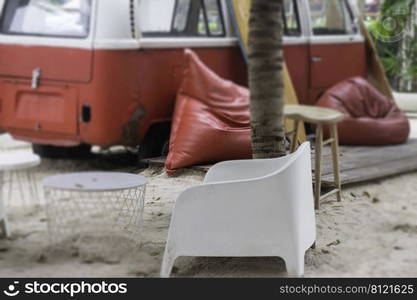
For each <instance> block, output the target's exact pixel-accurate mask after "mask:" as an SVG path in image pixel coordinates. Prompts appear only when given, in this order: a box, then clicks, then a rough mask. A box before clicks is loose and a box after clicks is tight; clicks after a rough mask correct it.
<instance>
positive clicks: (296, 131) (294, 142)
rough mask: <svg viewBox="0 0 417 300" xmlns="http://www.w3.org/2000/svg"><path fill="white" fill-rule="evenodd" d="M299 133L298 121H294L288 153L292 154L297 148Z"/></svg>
mask: <svg viewBox="0 0 417 300" xmlns="http://www.w3.org/2000/svg"><path fill="white" fill-rule="evenodd" d="M299 132H300V121H298V120H294V134H293V137H292V141H291V149H290V153H293V152H294V151H295V149H296V148H297V143H298V134H299Z"/></svg>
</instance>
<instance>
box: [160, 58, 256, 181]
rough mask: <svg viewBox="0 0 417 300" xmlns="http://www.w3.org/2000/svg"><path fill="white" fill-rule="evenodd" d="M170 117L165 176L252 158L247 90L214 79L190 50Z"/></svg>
mask: <svg viewBox="0 0 417 300" xmlns="http://www.w3.org/2000/svg"><path fill="white" fill-rule="evenodd" d="M185 57H186V62H187V67H186V70H185V73H184V77H183V82H182V84H181V87H180V89H179V91H178V95H177V101H176V106H175V111H174V116H173V124H172V130H171V138H170V143H169V154H168V157H167V160H166V163H165V168H166V170H167V172H168V174H172V173H174V172H175V170H176V169H179V168H183V167H187V166H191V165H195V164H200V163H205V162H217V161H223V160H231V159H248V158H251V157H252V149H251V134H250V130H251V129H250V114H249V91H248V90H247V89H246V88H244V87H241V86H239V85H237V84H234V83H233V82H231V81H227V80H224V79H222V78H220V77H219V76H217V75H216V74H215V73H214V72H213V71H211V70H210V69H209V68H208V67H207V66H205V65H204V64H203V62H202V61H200V59H199V58H198V57H197V55H196V54H195V53H194V52H192V51H191V50H185Z"/></svg>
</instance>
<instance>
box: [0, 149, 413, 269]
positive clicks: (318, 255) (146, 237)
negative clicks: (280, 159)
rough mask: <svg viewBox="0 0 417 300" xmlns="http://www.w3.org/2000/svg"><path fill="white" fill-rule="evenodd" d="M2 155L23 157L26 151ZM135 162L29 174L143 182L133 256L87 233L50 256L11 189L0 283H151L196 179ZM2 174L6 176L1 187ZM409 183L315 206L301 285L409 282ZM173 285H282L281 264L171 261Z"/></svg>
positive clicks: (40, 215) (350, 190)
mask: <svg viewBox="0 0 417 300" xmlns="http://www.w3.org/2000/svg"><path fill="white" fill-rule="evenodd" d="M0 144H1V141H0ZM3 150H4V149H3ZM6 150H7V151H30V150H29V148H28V146H27V145H26V146H25V145H24V144H18V145H15V148H13V149H6ZM6 150H4V151H6ZM133 161H134V158H133V157H132V156H131V155H128V154H123V153H122V154H116V155H101V156H99V157H98V158H94V159H91V160H58V161H53V160H44V161H43V162H42V165H41V166H40V167H38V168H36V170H35V171H36V172H35V174H36V180H37V182H40V181H41V179H42V178H44V177H45V176H49V175H52V174H56V173H62V172H73V171H86V170H106V171H109V170H113V171H115V170H117V171H127V172H134V173H140V174H142V175H143V176H145V177H146V178H147V179H148V180H149V184H148V186H147V191H146V204H145V209H144V224H143V228H142V234H143V237H142V244H141V246H140V247H135V246H134V245H132V246H130V244H129V243H127V242H126V244H124V242H123V240H120V239H118V238H117V237H115V238H108V239H102V238H100V236H94V234H93V235H91V236H89V238H88V239H85V240H83V241H82V242H79V243H75V242H74V241H73V240H72V239H71V237H69V239H67V240H66V241H65V242H63V244H61V247H60V248H56V249H54V248H51V247H49V244H48V231H47V218H46V215H45V202H44V201H43V200H42V201H41V202H39V203H34V201H33V199H32V200H31V199H29V196H25V195H24V197H22V195H20V194H19V192H18V191H17V188H16V187H15V184H14V185H13V186H12V190H13V193H12V197H11V199H10V200H9V199H8V198H7V199H5V202H6V204H7V207H8V216H9V224H10V229H11V236H10V238H9V239H7V240H0V277H61V276H63V277H91V276H94V277H126V276H128V277H130V276H133V277H158V275H159V269H160V265H161V260H162V256H163V252H164V246H165V241H166V236H167V231H168V227H169V221H170V216H171V211H172V208H173V205H174V202H175V199H176V197H177V196H178V195H179V194H180V193H181V191H183V190H184V189H185V188H187V187H189V186H193V185H196V184H199V183H200V182H201V181H202V180H203V178H204V173H203V172H200V171H196V170H190V169H186V170H183V171H180V172H178V174H176V176H175V177H169V176H168V175H166V173H165V172H164V170H163V169H161V168H150V169H146V170H137V169H136V168H135V167H132V166H133V165H134V163H133ZM9 175H10V174H7V173H6V174H5V178H6V180H7V178H8V176H9ZM416 183H417V173H409V174H405V175H400V176H396V177H392V178H387V179H384V180H378V181H374V182H368V183H365V184H360V185H355V186H349V187H345V188H344V189H343V202H339V203H338V202H336V200H335V198H334V197H333V198H332V197H330V198H328V199H327V200H325V201H323V203H322V206H321V209H320V210H319V211H318V212H317V213H316V217H317V238H318V239H317V247H316V248H315V249H310V250H308V251H307V253H306V260H305V277H416V276H417V251H416V249H417V184H416ZM22 184H23V186H24V185H25V184H26V183H25V182H22ZM5 189H7V188H5ZM40 196H41V193H40ZM23 198H25V199H23ZM236 209H238V208H236ZM249 221H250V220H248V222H249ZM126 245H129V246H126ZM62 246H63V247H62ZM173 276H177V277H285V276H287V273H286V269H285V263H284V261H283V260H281V259H280V258H179V259H178V260H177V262H176V265H175V268H174V272H173Z"/></svg>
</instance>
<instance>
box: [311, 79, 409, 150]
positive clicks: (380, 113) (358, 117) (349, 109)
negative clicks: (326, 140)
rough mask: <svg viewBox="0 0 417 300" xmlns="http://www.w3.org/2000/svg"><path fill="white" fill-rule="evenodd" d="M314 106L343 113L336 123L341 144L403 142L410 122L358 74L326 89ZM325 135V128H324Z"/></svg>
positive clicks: (394, 105) (393, 103)
mask: <svg viewBox="0 0 417 300" xmlns="http://www.w3.org/2000/svg"><path fill="white" fill-rule="evenodd" d="M316 105H317V106H322V107H328V108H333V109H336V110H338V111H340V112H342V113H343V114H344V116H345V117H344V119H343V120H342V121H341V122H340V123H339V124H338V133H339V142H340V144H344V145H390V144H401V143H404V142H406V141H407V139H408V136H409V133H410V124H409V121H408V119H407V117H406V116H405V114H404V113H403V112H402V111H401V110H400V109H399V108H398V107H397V105H396V104H395V102H394V101H393V100H391V99H390V98H388V97H386V96H385V95H383V94H382V93H380V92H379V91H377V90H376V89H375V88H374V87H373V86H372V85H371V84H370V83H369V82H368V81H366V80H365V79H363V78H361V77H354V78H350V79H348V80H345V81H343V82H341V83H339V84H337V85H335V86H334V87H332V88H331V89H329V90H328V91H327V92H326V93H325V94H324V95H323V96H322V97H321V98H320V100H319V101H318V102H317V104H316ZM325 135H326V136H328V135H329V134H328V130H327V129H325Z"/></svg>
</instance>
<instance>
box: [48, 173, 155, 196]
mask: <svg viewBox="0 0 417 300" xmlns="http://www.w3.org/2000/svg"><path fill="white" fill-rule="evenodd" d="M146 183H147V180H146V178H145V177H143V176H141V175H136V174H129V173H119V172H81V173H68V174H61V175H55V176H51V177H47V178H45V179H44V180H43V186H44V187H47V188H53V189H58V190H70V191H85V192H105V191H117V190H126V189H132V188H136V187H140V186H144V185H146Z"/></svg>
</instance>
